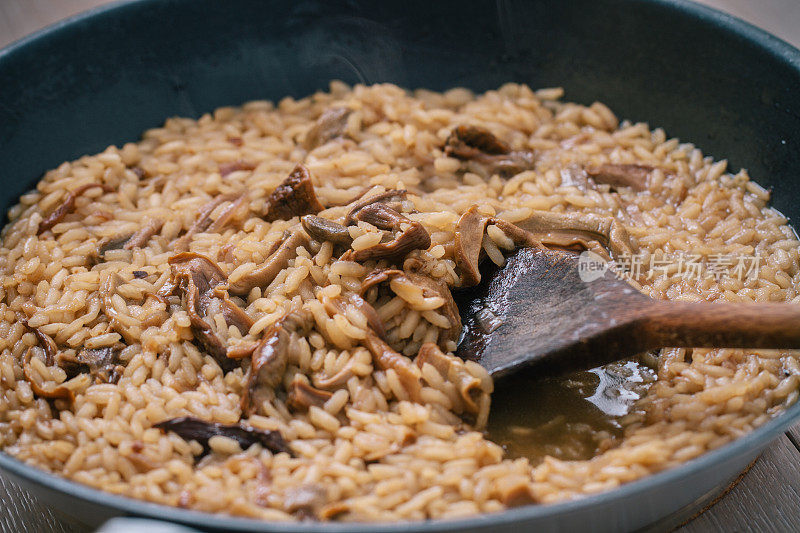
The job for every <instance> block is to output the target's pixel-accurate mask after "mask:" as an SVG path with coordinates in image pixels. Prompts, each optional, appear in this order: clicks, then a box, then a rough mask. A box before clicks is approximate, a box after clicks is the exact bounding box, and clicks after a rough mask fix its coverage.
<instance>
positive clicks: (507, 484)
mask: <svg viewBox="0 0 800 533" xmlns="http://www.w3.org/2000/svg"><path fill="white" fill-rule="evenodd" d="M495 485H496V488H497V492H498V493H499V499H500V501H501V502H503V505H505V506H507V507H519V506H521V505H528V504H531V503H536V502H537V498H536V496H535V495H534V493H533V490H531V480H530V478H528V477H526V476H523V475H511V476H504V477H500V478H498V479H497V481H496V482H495Z"/></svg>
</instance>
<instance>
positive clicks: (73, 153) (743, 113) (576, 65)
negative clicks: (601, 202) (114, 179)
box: [0, 0, 800, 532]
mask: <svg viewBox="0 0 800 533" xmlns="http://www.w3.org/2000/svg"><path fill="white" fill-rule="evenodd" d="M331 79H342V80H344V81H346V82H349V83H355V82H363V83H373V82H380V81H389V82H393V83H397V84H399V85H402V86H405V87H427V88H430V89H439V90H440V89H446V88H450V87H453V86H459V85H461V86H467V87H470V88H472V89H474V90H476V91H484V90H487V89H491V88H496V87H498V86H500V85H501V84H503V83H505V82H508V81H517V82H524V83H527V84H529V85H531V86H533V87H545V86H555V85H560V86H564V87H565V88H566V90H567V99H569V100H574V101H578V102H583V103H590V102H592V101H594V100H601V101H603V102H605V103H607V104H608V105H609V106H610V107H611V108H612V109H614V110H615V111H616V112H617V114H618V115H619V116H621V117H624V118H629V119H632V120H644V121H648V122H649V123H650V125H651V126H652V127H656V126H660V127H663V128H665V129H666V131H667V133H668V135H670V136H677V137H680V138H681V139H682V140H683V141H690V142H694V143H696V144H697V145H698V146H700V147H701V148H702V149H703V150H704V152H706V153H707V154H710V155H713V156H715V157H717V158H723V157H727V158H728V159H729V161H730V164H731V167H732V168H734V169H735V168H739V167H745V168H748V169H749V170H750V172H751V175H752V176H754V177H755V179H756V180H757V181H758V182H759V183H761V184H762V185H765V186H767V187H773V188H774V198H775V200H774V202H773V205H774V206H775V207H777V208H778V209H779V210H781V211H783V212H784V213H785V214H787V215H788V216H790V217H792V218H794V217H797V216H798V215H800V206H799V205H798V203H797V197H798V193H799V192H800V174H798V169H800V52H798V50H796V49H794V48H792V47H790V46H788V45H787V44H785V43H783V42H782V41H780V40H778V39H775V38H774V37H771V36H770V35H768V34H766V33H764V32H762V31H760V30H758V29H756V28H754V27H752V26H749V25H747V24H745V23H742V22H741V21H738V20H736V19H734V18H732V17H729V16H727V15H723V14H721V13H719V12H716V11H713V10H710V9H707V8H704V7H700V6H698V5H695V4H692V3H690V2H686V1H683V0H674V1H649V2H647V1H634V0H570V1H568V2H567V1H562V0H543V1H523V0H519V1H514V0H497V1H496V2H488V1H484V2H466V1H463V0H452V1H450V0H440V1H438V2H437V1H431V0H424V1H416V0H400V1H390V2H369V1H367V0H349V1H346V2H345V1H336V2H325V1H311V0H309V1H302V0H301V1H295V2H292V1H277V0H276V1H256V0H234V1H231V0H227V1H224V2H222V1H213V0H138V1H132V2H123V3H119V4H115V5H114V6H112V7H107V8H102V9H99V10H95V11H93V12H91V13H88V14H86V15H82V16H79V17H77V18H75V19H72V20H70V21H67V22H65V23H61V24H59V25H57V26H54V27H52V28H49V29H47V30H45V31H43V32H40V33H38V34H36V35H33V36H31V37H28V38H26V39H24V40H23V41H20V42H18V43H16V44H15V45H13V46H11V47H9V48H7V49H5V50H4V51H2V52H0V180H2V186H3V187H2V191H0V200H2V204H3V206H4V207H6V208H7V207H9V206H11V205H12V204H13V203H15V202H16V199H17V197H18V196H19V195H20V194H21V193H23V192H24V191H25V190H26V189H28V188H30V187H31V186H32V185H33V184H34V183H35V182H36V180H38V178H39V177H40V176H41V174H42V172H43V171H45V170H47V169H49V168H52V167H54V166H56V165H58V164H59V163H60V162H62V161H65V160H68V159H73V158H75V157H77V156H80V155H83V154H86V153H95V152H98V151H101V150H102V149H104V148H105V147H106V146H107V145H108V144H111V143H114V144H120V143H124V142H126V141H132V140H135V139H137V138H138V136H139V134H141V132H142V131H144V130H145V129H147V128H150V127H153V126H156V125H159V124H161V123H162V122H163V120H164V119H165V118H166V117H168V116H174V115H183V116H187V115H188V116H198V115H199V114H201V113H203V112H205V111H210V110H212V109H214V108H215V107H218V106H221V105H231V104H237V103H242V102H245V101H247V100H252V99H273V100H276V99H279V98H281V97H283V96H285V95H293V96H298V97H299V96H304V95H307V94H309V93H311V92H313V91H315V90H318V89H324V88H325V87H327V84H328V81H329V80H331ZM799 418H800V404H798V405H795V406H793V407H792V408H790V409H789V410H787V411H786V412H784V413H782V414H781V415H779V416H778V417H776V418H775V419H774V420H772V421H770V422H769V423H767V424H765V425H764V426H762V427H760V428H758V429H757V430H756V431H754V432H752V433H750V434H749V435H747V436H745V437H743V438H741V439H739V440H737V441H735V442H734V443H732V444H729V445H727V446H725V447H723V448H721V449H719V450H716V451H713V452H710V453H708V454H705V455H703V456H702V457H700V458H698V459H695V460H693V461H690V462H689V463H686V464H684V465H682V466H680V467H677V468H674V469H671V470H668V471H665V472H662V473H660V474H657V475H653V476H650V477H648V478H645V479H642V480H639V481H636V482H633V483H630V484H628V485H625V486H623V487H621V488H619V489H616V490H613V491H610V492H607V493H603V494H599V495H596V496H591V497H587V498H584V499H581V500H578V501H573V502H567V503H561V504H557V505H547V506H529V507H524V508H518V509H513V510H510V511H507V512H504V513H501V514H496V515H486V516H480V517H477V518H472V519H469V520H467V521H448V522H443V521H433V522H426V523H413V524H396V525H375V524H363V525H343V524H324V525H319V524H314V525H310V524H271V523H264V522H255V521H251V520H246V519H239V518H229V517H224V516H211V515H207V514H203V513H197V512H192V511H185V510H181V509H176V508H168V507H162V506H158V505H153V504H148V503H144V502H140V501H135V500H131V499H127V498H121V497H116V496H111V495H109V494H105V493H102V492H99V491H96V490H94V489H90V488H87V487H84V486H82V485H78V484H76V483H72V482H69V481H66V480H63V479H60V478H57V477H55V476H51V475H49V474H45V473H43V472H41V471H38V470H36V469H34V468H31V467H28V466H25V465H23V464H22V463H20V462H18V461H16V460H15V459H12V458H11V457H9V456H7V455H5V454H2V453H0V468H2V469H4V470H5V472H6V473H7V474H9V475H10V476H11V477H13V478H14V479H16V480H17V481H19V482H21V483H22V484H23V485H24V486H26V487H27V488H29V489H30V490H31V491H33V492H34V493H35V494H36V495H38V496H39V497H40V498H41V499H42V500H44V501H45V502H47V503H49V504H51V505H53V506H54V507H56V508H57V509H60V510H62V511H64V512H66V513H67V514H71V515H73V516H75V517H77V518H78V519H79V520H81V521H83V522H86V523H89V524H98V523H100V522H102V521H104V520H105V519H106V518H108V517H111V516H114V515H120V514H128V515H139V516H149V517H155V518H159V519H166V520H172V521H176V522H182V523H186V524H191V525H194V526H195V527H199V528H205V529H218V530H228V531H256V530H258V531H301V530H302V531H307V530H310V529H313V530H316V531H322V530H323V529H324V530H325V531H343V530H348V531H353V530H355V531H363V532H367V531H370V532H371V531H387V532H388V531H397V532H399V531H410V530H419V531H465V530H476V531H477V530H485V531H493V532H495V531H515V530H521V529H522V530H524V529H526V528H533V527H536V528H537V530H541V531H555V530H566V531H572V530H596V531H619V530H631V529H635V528H639V527H642V526H645V525H647V524H649V523H652V522H653V521H655V520H657V519H659V518H660V517H663V516H665V515H667V514H670V513H672V512H674V511H676V510H678V509H681V508H684V507H686V506H689V505H691V504H692V503H693V502H696V501H698V500H702V499H703V498H706V497H707V496H708V495H709V494H713V493H715V492H717V491H719V490H720V488H721V487H723V486H724V485H726V484H727V483H728V482H729V481H730V480H731V479H733V477H735V476H736V475H737V474H738V473H739V472H740V471H741V470H742V468H744V466H745V465H747V464H748V463H749V462H750V461H751V460H752V459H753V458H755V456H756V455H757V454H758V453H759V452H760V451H761V450H762V449H763V448H764V447H765V446H766V445H767V444H769V442H770V441H771V440H772V439H773V438H775V437H776V436H777V435H779V434H780V432H781V431H783V430H784V429H786V428H787V427H788V426H789V425H790V424H792V422H793V421H797V420H798V419H799Z"/></svg>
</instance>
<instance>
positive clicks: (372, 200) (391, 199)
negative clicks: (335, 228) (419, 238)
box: [344, 189, 408, 226]
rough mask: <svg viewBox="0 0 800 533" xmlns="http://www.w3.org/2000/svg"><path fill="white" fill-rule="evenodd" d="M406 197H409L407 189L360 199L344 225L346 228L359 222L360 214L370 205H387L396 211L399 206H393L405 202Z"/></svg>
mask: <svg viewBox="0 0 800 533" xmlns="http://www.w3.org/2000/svg"><path fill="white" fill-rule="evenodd" d="M406 195H408V191H406V190H405V189H389V190H387V191H384V192H382V193H378V194H375V195H373V196H370V197H368V198H360V199H358V200H357V201H356V202H355V203H353V206H352V207H351V208H350V211H348V212H347V216H345V217H344V224H345V225H346V226H351V225H353V224H355V223H356V221H357V220H358V219H357V218H356V215H358V212H359V211H361V210H362V209H364V208H365V207H367V206H369V205H373V204H387V205H388V206H389V207H391V208H392V209H394V208H395V207H398V208H399V206H396V205H393V204H398V203H399V202H402V201H403V200H405V198H406ZM397 210H398V209H395V211H397Z"/></svg>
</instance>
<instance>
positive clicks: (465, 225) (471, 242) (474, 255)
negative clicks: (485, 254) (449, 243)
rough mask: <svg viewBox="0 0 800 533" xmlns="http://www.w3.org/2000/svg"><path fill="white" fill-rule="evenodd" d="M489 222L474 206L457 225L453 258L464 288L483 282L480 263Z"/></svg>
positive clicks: (462, 216)
mask: <svg viewBox="0 0 800 533" xmlns="http://www.w3.org/2000/svg"><path fill="white" fill-rule="evenodd" d="M487 222H488V219H487V218H486V217H484V216H483V215H481V214H480V213H478V207H477V206H474V205H473V206H472V207H470V208H469V209H467V210H466V211H465V212H464V214H463V215H461V218H459V219H458V222H457V223H456V231H455V237H454V238H453V257H454V259H455V263H456V266H457V267H458V268H459V269H460V270H461V279H462V285H463V286H464V287H471V286H473V285H477V284H478V283H480V282H481V272H480V269H479V263H480V257H481V250H482V249H483V248H482V243H483V233H484V231H486V223H487Z"/></svg>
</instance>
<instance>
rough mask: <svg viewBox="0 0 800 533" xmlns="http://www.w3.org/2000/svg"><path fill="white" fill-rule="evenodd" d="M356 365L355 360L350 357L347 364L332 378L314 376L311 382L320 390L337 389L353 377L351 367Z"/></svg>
mask: <svg viewBox="0 0 800 533" xmlns="http://www.w3.org/2000/svg"><path fill="white" fill-rule="evenodd" d="M355 364H356V359H355V358H354V357H351V358H350V360H349V361H347V363H345V365H344V366H343V367H342V368H341V369H340V370H339V371H338V372H336V373H335V374H334V375H332V376H321V375H319V374H314V376H313V378H312V379H313V381H314V386H315V387H318V388H320V389H338V388H339V387H343V386H344V385H345V384H346V383H347V382H348V381H349V380H350V378H351V377H353V376H354V375H355V372H354V371H353V367H354V366H355Z"/></svg>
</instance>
